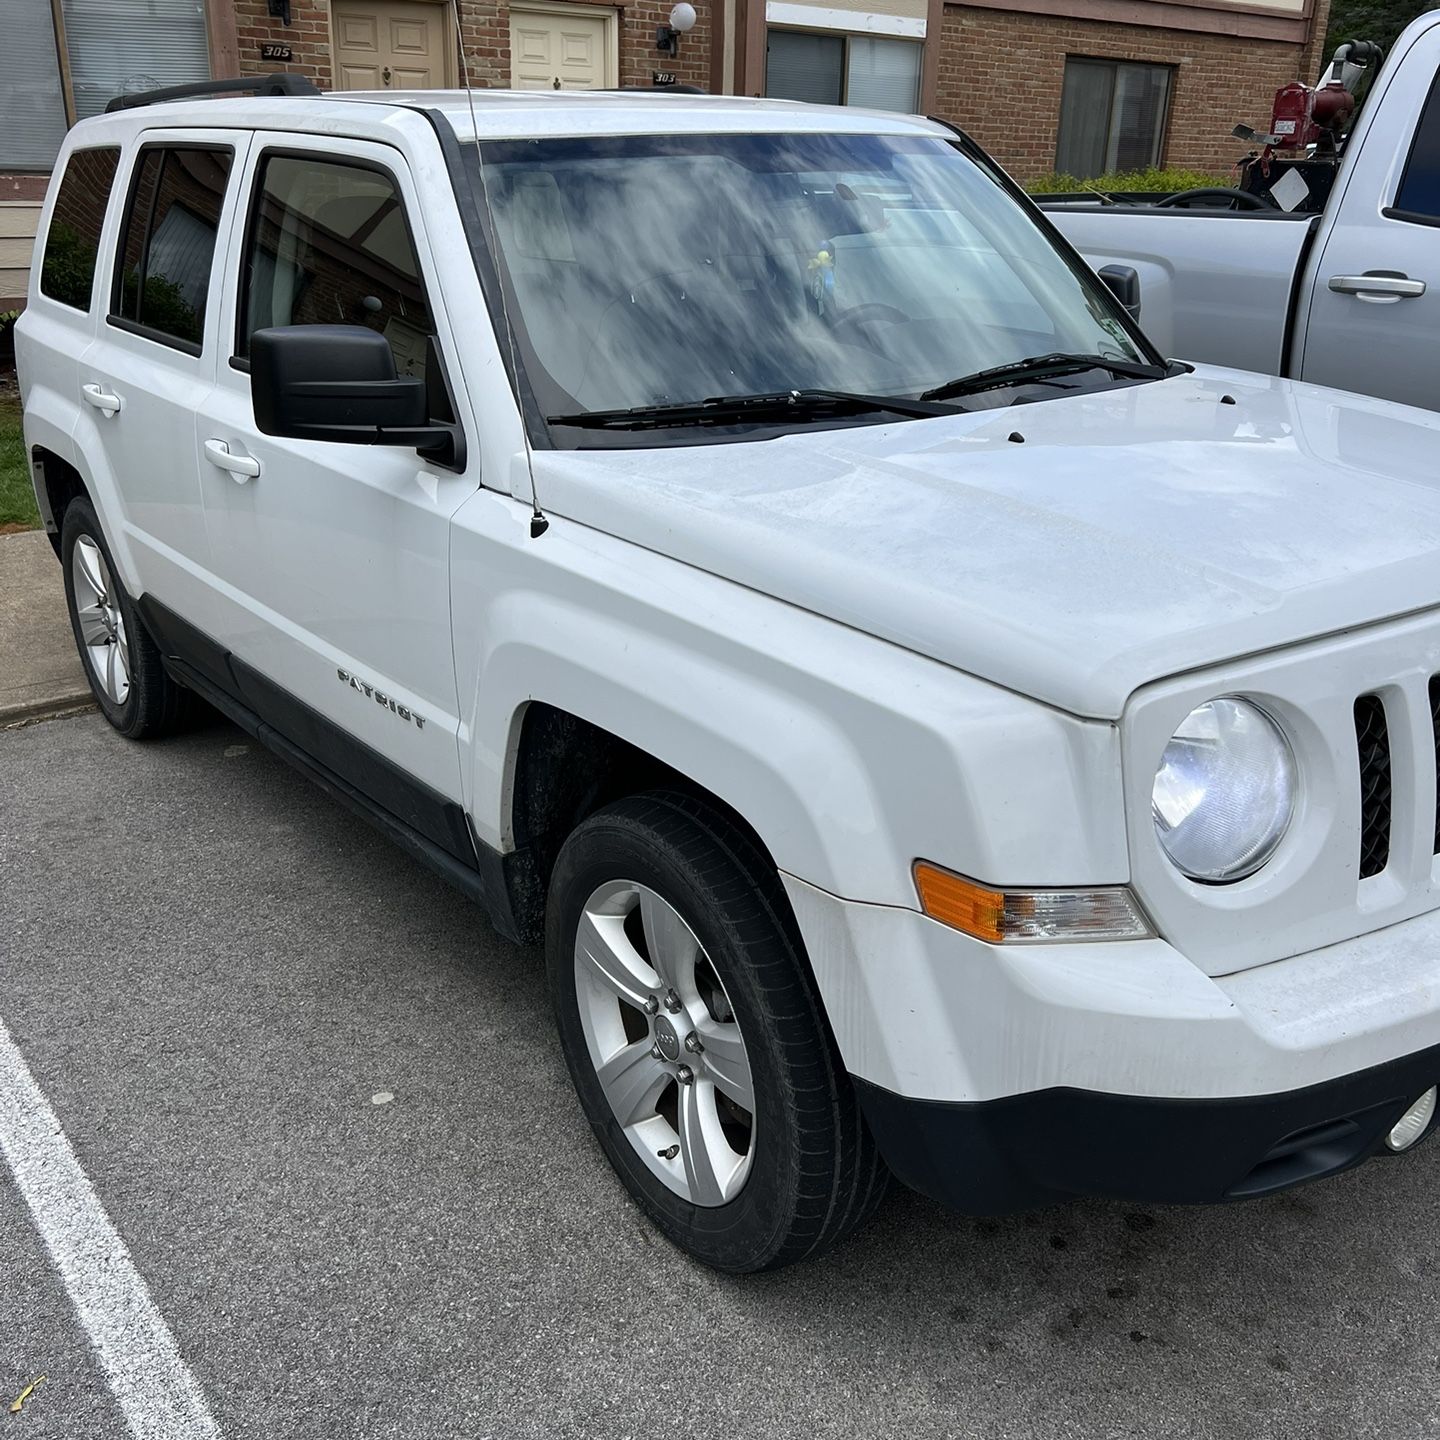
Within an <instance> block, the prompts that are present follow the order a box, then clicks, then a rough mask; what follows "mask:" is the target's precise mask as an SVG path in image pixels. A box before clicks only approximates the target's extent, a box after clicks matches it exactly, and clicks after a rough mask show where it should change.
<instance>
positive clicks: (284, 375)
mask: <svg viewBox="0 0 1440 1440" xmlns="http://www.w3.org/2000/svg"><path fill="white" fill-rule="evenodd" d="M427 373H433V374H435V375H436V376H437V377H438V376H439V375H440V360H439V356H438V354H437V353H436V351H435V349H434V346H433V343H432V346H431V349H430V352H429V364H428V367H427ZM436 387H438V388H439V389H440V391H441V393H442V395H443V393H444V382H443V379H439V380H437V382H436ZM431 390H432V387H431V386H429V385H427V382H426V381H425V380H420V379H418V378H416V377H414V376H408V375H407V376H399V375H396V373H395V356H394V353H393V352H392V351H391V349H390V342H389V341H388V340H387V339H386V338H385V337H384V336H383V335H381V334H379V333H377V332H376V331H374V330H369V329H367V328H366V327H365V326H364V325H283V326H277V327H275V328H273V329H269V330H257V331H255V333H254V334H253V335H251V337H250V393H251V398H252V400H253V402H254V405H255V425H256V428H257V429H258V430H259V431H260V433H261V434H262V435H283V436H286V437H288V438H290V439H292V440H329V441H331V442H332V443H333V442H338V443H340V444H348V445H404V446H409V447H411V448H413V449H416V450H418V451H419V452H420V453H421V454H422V455H425V456H426V457H427V458H430V459H434V460H436V461H438V462H439V463H441V464H444V465H449V466H451V467H452V468H459V466H460V465H461V464H463V456H464V448H463V440H462V439H461V437H460V432H459V427H458V426H457V425H455V424H453V423H451V422H450V421H449V420H432V418H431V414H432V407H431V399H432V394H431ZM445 408H446V409H447V411H449V409H450V407H449V406H448V405H446V407H445ZM450 413H453V411H451V412H450Z"/></svg>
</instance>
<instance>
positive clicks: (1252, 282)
mask: <svg viewBox="0 0 1440 1440" xmlns="http://www.w3.org/2000/svg"><path fill="white" fill-rule="evenodd" d="M1041 209H1043V210H1044V211H1045V212H1046V213H1047V214H1048V215H1049V217H1050V219H1051V221H1052V222H1053V223H1054V224H1055V225H1056V227H1057V228H1058V229H1059V230H1060V231H1061V233H1062V234H1063V235H1064V236H1065V237H1066V238H1067V239H1068V240H1069V241H1070V243H1071V244H1072V245H1074V246H1075V248H1076V249H1077V250H1079V251H1080V253H1081V254H1082V255H1083V256H1084V257H1085V258H1086V260H1088V261H1089V262H1090V264H1091V265H1092V266H1094V267H1095V268H1096V269H1099V268H1100V266H1102V265H1110V264H1120V265H1133V266H1134V267H1135V269H1136V271H1138V273H1139V275H1140V304H1141V310H1140V323H1141V325H1142V326H1144V328H1145V332H1146V334H1148V335H1149V336H1150V338H1151V339H1152V340H1154V342H1155V344H1156V345H1157V346H1158V347H1159V348H1160V350H1161V351H1162V352H1163V353H1164V354H1166V355H1172V356H1175V357H1176V358H1178V359H1182V360H1196V361H1201V362H1206V363H1210V364H1216V365H1232V366H1236V367H1238V368H1240V369H1247V370H1261V371H1265V372H1268V373H1270V374H1283V373H1284V361H1285V355H1286V350H1287V345H1286V340H1287V332H1288V329H1289V324H1290V315H1291V311H1292V299H1293V294H1294V289H1295V284H1296V276H1297V274H1298V273H1299V270H1300V266H1301V261H1302V259H1303V257H1304V255H1305V252H1306V250H1307V248H1308V241H1309V238H1310V235H1311V233H1312V231H1313V229H1314V227H1316V226H1317V225H1318V224H1319V223H1320V217H1319V216H1318V215H1289V214H1286V213H1285V212H1284V211H1279V210H1274V211H1240V212H1232V211H1229V210H1210V211H1202V210H1179V209H1176V210H1157V209H1156V208H1154V207H1153V206H1139V205H1137V206H1134V207H1131V206H1126V205H1098V204H1083V205H1077V204H1068V203H1065V202H1063V201H1053V202H1047V203H1045V204H1042V206H1041Z"/></svg>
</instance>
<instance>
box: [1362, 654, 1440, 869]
mask: <svg viewBox="0 0 1440 1440" xmlns="http://www.w3.org/2000/svg"><path fill="white" fill-rule="evenodd" d="M1430 698H1431V708H1432V711H1433V709H1434V704H1435V701H1436V699H1437V698H1440V692H1437V689H1436V684H1435V681H1434V680H1432V681H1431V682H1430ZM1355 744H1356V746H1357V748H1358V749H1359V752H1360V878H1361V879H1362V880H1364V879H1365V878H1366V877H1367V876H1370V875H1378V874H1379V873H1380V872H1381V871H1382V870H1383V869H1384V868H1385V867H1386V865H1388V864H1389V863H1390V731H1389V729H1388V727H1387V726H1386V724H1385V704H1384V702H1383V701H1382V700H1381V699H1380V697H1379V696H1378V695H1362V696H1361V697H1360V698H1359V699H1358V700H1357V701H1356V702H1355ZM1436 832H1437V834H1436V840H1437V847H1440V820H1437V823H1436Z"/></svg>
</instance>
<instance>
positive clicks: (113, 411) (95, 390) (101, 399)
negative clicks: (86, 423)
mask: <svg viewBox="0 0 1440 1440" xmlns="http://www.w3.org/2000/svg"><path fill="white" fill-rule="evenodd" d="M80 394H81V396H82V397H83V398H84V400H85V403H86V404H87V405H93V406H94V407H95V408H96V409H97V410H99V411H100V412H101V413H102V414H104V415H107V416H109V415H118V414H119V413H120V404H121V401H120V397H119V396H118V395H112V394H111V393H110V392H109V391H108V390H102V389H101V388H100V387H99V386H98V385H82V386H81V387H80Z"/></svg>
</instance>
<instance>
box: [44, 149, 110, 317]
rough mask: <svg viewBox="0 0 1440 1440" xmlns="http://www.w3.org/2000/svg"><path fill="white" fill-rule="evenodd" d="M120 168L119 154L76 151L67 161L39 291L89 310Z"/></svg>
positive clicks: (48, 239) (104, 151)
mask: <svg viewBox="0 0 1440 1440" xmlns="http://www.w3.org/2000/svg"><path fill="white" fill-rule="evenodd" d="M119 164H120V152H119V150H77V151H75V153H74V154H73V155H71V157H70V158H69V160H67V161H66V162H65V174H64V176H63V178H62V179H61V181H60V193H59V194H58V195H57V196H56V197H55V210H54V213H53V214H52V215H51V217H50V229H49V232H48V233H47V234H46V236H45V257H44V259H43V261H42V262H41V265H40V293H41V294H42V295H48V296H49V297H50V298H51V299H52V300H59V301H60V302H61V303H62V304H65V305H73V306H74V307H75V308H76V309H77V310H88V309H89V308H90V292H91V291H92V290H93V289H94V285H95V260H96V257H97V256H98V254H99V252H100V227H101V226H102V225H104V223H105V207H106V206H107V205H108V204H109V203H110V190H111V187H112V186H113V185H114V184H115V171H116V169H117V168H118V167H119Z"/></svg>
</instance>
